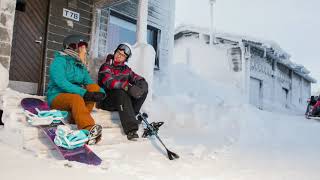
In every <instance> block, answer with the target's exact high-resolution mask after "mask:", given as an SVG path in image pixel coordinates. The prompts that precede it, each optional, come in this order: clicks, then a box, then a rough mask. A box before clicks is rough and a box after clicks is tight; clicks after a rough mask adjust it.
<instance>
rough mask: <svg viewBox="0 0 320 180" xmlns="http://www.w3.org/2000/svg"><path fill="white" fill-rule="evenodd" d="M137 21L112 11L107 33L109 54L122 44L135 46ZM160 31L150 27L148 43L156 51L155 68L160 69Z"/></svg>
mask: <svg viewBox="0 0 320 180" xmlns="http://www.w3.org/2000/svg"><path fill="white" fill-rule="evenodd" d="M136 29H137V26H136V21H135V20H133V19H131V18H128V17H126V16H124V15H121V14H118V13H116V12H113V11H111V13H110V20H109V23H108V33H107V39H108V40H107V52H113V51H114V49H115V48H117V46H118V45H119V44H120V43H122V42H127V43H129V44H131V45H133V44H134V43H135V42H136ZM159 32H160V31H159V30H158V29H156V28H154V27H151V26H148V30H147V42H148V44H150V45H152V46H153V48H154V49H155V50H156V59H155V68H156V69H159V58H158V34H159Z"/></svg>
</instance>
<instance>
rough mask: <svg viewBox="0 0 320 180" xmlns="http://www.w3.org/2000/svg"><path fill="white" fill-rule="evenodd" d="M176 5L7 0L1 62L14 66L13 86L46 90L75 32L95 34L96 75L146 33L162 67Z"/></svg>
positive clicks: (151, 0) (2, 11)
mask: <svg viewBox="0 0 320 180" xmlns="http://www.w3.org/2000/svg"><path fill="white" fill-rule="evenodd" d="M174 8H175V1H172V0H28V1H27V0H1V1H0V15H1V16H0V17H1V20H0V46H1V48H0V63H2V64H3V65H4V66H5V67H6V68H7V69H9V74H10V84H9V87H11V88H13V89H15V90H18V91H20V92H24V93H30V94H41V95H43V94H45V91H46V86H47V84H48V68H49V66H50V63H51V62H52V60H53V58H54V52H55V51H59V50H61V49H62V42H63V39H64V38H65V37H66V36H68V35H70V34H81V35H85V36H88V37H89V39H90V42H89V46H90V53H89V57H90V59H92V61H90V64H89V67H90V72H91V74H92V77H93V79H96V76H97V74H95V73H96V72H97V69H98V67H100V65H101V64H102V63H103V61H104V57H105V56H106V55H107V53H109V52H113V50H114V48H115V47H116V45H117V44H118V43H121V42H129V43H130V44H132V45H135V44H137V42H138V38H137V37H140V36H142V37H144V36H145V37H146V44H150V45H151V46H152V47H153V49H154V51H155V53H156V54H155V58H154V59H153V60H154V69H156V70H159V69H161V68H162V67H163V66H165V65H166V64H167V62H168V59H169V58H170V56H172V49H173V48H172V47H173V33H174ZM139 13H140V14H139ZM143 13H144V14H146V16H147V17H144V16H141V14H143ZM137 25H138V26H137ZM144 25H145V26H146V27H145V28H146V31H144V30H143V29H144ZM139 33H140V36H139ZM140 39H141V38H140ZM143 43H144V42H143ZM170 47H171V48H170ZM153 60H152V61H153ZM152 70H153V69H152Z"/></svg>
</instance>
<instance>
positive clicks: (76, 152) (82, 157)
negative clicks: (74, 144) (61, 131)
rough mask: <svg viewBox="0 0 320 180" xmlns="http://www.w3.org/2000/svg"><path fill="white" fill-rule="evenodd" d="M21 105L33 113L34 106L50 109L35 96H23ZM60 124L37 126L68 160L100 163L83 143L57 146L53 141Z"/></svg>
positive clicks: (42, 109) (45, 109)
mask: <svg viewBox="0 0 320 180" xmlns="http://www.w3.org/2000/svg"><path fill="white" fill-rule="evenodd" d="M21 106H22V108H23V109H24V110H27V111H29V112H31V113H33V114H37V113H38V112H37V111H36V108H37V109H39V110H40V111H47V110H50V108H49V106H48V104H47V103H46V102H44V101H42V100H40V99H36V98H24V99H22V101H21ZM58 125H63V123H62V122H61V123H60V124H50V125H39V126H37V127H39V128H40V129H41V130H42V131H43V132H44V134H45V135H46V136H47V137H48V138H49V139H50V141H51V142H52V144H53V145H54V147H55V148H56V149H57V151H58V152H59V153H60V154H61V155H62V156H63V157H64V158H65V159H66V160H69V161H77V162H80V163H85V164H90V165H100V164H101V162H102V160H101V159H100V158H99V157H98V156H97V155H96V154H95V153H94V152H93V151H92V150H91V148H90V147H89V146H88V145H87V144H85V145H84V146H82V147H78V148H76V149H65V148H62V147H59V146H57V145H56V144H55V143H54V138H55V136H56V134H55V131H56V129H57V126H58Z"/></svg>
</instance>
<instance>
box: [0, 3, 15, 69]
mask: <svg viewBox="0 0 320 180" xmlns="http://www.w3.org/2000/svg"><path fill="white" fill-rule="evenodd" d="M15 8H16V0H0V63H1V64H2V65H3V66H4V67H5V68H7V69H9V67H10V56H11V45H12V34H13V24H14V23H13V22H14V15H15Z"/></svg>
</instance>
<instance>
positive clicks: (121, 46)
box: [114, 43, 132, 61]
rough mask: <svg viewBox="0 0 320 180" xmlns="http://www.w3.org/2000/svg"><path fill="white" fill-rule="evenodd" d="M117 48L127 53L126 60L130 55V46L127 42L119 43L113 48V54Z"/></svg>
mask: <svg viewBox="0 0 320 180" xmlns="http://www.w3.org/2000/svg"><path fill="white" fill-rule="evenodd" d="M117 50H122V51H124V53H125V54H126V55H127V59H126V61H128V59H129V58H130V57H131V56H132V48H131V45H130V44H129V43H121V44H119V45H118V47H117V48H116V49H115V50H114V54H115V53H116V52H117Z"/></svg>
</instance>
